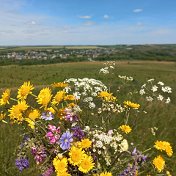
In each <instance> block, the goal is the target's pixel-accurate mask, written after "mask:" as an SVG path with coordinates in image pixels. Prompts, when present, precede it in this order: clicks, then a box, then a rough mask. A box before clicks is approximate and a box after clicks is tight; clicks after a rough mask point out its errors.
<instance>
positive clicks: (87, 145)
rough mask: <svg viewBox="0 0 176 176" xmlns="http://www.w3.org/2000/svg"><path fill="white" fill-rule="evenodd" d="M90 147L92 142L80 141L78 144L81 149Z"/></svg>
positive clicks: (87, 140)
mask: <svg viewBox="0 0 176 176" xmlns="http://www.w3.org/2000/svg"><path fill="white" fill-rule="evenodd" d="M91 145H92V141H90V140H89V139H82V141H81V142H79V147H80V148H82V149H85V148H90V147H91Z"/></svg>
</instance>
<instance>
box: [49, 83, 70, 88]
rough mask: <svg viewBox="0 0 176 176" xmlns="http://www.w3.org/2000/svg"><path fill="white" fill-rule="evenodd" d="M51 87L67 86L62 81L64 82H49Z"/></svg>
mask: <svg viewBox="0 0 176 176" xmlns="http://www.w3.org/2000/svg"><path fill="white" fill-rule="evenodd" d="M51 86H52V87H61V88H64V87H67V86H68V83H64V82H58V83H53V84H51Z"/></svg>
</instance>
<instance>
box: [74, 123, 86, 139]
mask: <svg viewBox="0 0 176 176" xmlns="http://www.w3.org/2000/svg"><path fill="white" fill-rule="evenodd" d="M72 130H73V136H74V137H76V138H78V139H82V138H83V137H84V131H83V130H82V129H81V128H80V127H79V126H76V127H73V128H72Z"/></svg>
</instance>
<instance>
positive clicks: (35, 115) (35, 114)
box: [28, 109, 40, 121]
mask: <svg viewBox="0 0 176 176" xmlns="http://www.w3.org/2000/svg"><path fill="white" fill-rule="evenodd" d="M28 117H29V119H31V120H33V121H35V120H36V119H37V118H39V117H40V112H39V110H38V109H34V110H32V111H31V112H30V113H29V115H28Z"/></svg>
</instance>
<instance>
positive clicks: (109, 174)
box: [100, 172, 112, 176]
mask: <svg viewBox="0 0 176 176" xmlns="http://www.w3.org/2000/svg"><path fill="white" fill-rule="evenodd" d="M100 176H112V173H111V172H103V173H101V174H100Z"/></svg>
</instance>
